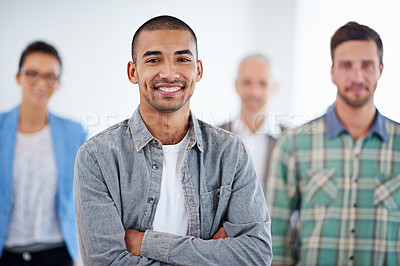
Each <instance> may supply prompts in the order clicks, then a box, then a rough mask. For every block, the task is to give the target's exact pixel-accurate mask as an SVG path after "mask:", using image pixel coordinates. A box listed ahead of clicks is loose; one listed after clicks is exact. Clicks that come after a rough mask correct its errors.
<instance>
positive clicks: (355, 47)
mask: <svg viewBox="0 0 400 266" xmlns="http://www.w3.org/2000/svg"><path fill="white" fill-rule="evenodd" d="M331 57H332V67H331V77H332V81H333V83H334V84H335V85H336V87H337V98H336V102H335V103H334V104H333V105H332V106H331V107H330V108H329V109H328V112H327V113H326V114H325V115H324V116H322V117H320V118H318V119H316V120H314V121H312V122H310V123H307V124H305V125H303V126H301V127H300V128H297V129H295V130H293V131H289V132H288V133H287V134H285V135H284V136H283V137H282V138H281V139H280V140H279V141H278V143H277V145H276V147H275V150H274V152H273V156H272V161H271V171H270V176H269V179H268V184H267V194H266V197H267V203H268V204H269V207H270V212H271V217H273V219H272V235H273V247H274V249H273V251H274V260H273V264H285V265H292V264H294V263H295V259H296V258H299V263H300V265H399V264H400V256H399V248H400V244H399V228H400V219H399V210H400V158H399V156H398V155H399V152H400V125H399V124H398V123H396V122H394V121H391V120H390V119H388V118H386V117H384V116H383V115H381V114H380V113H379V112H378V110H377V109H376V107H375V105H374V93H375V90H376V88H377V83H378V80H379V78H380V76H381V74H382V70H383V62H382V57H383V46H382V41H381V39H380V37H379V35H378V34H377V33H376V32H375V31H374V30H372V29H371V28H369V27H367V26H364V25H360V24H358V23H355V22H349V23H347V24H346V25H344V26H342V27H341V28H339V29H338V30H337V31H336V32H335V34H334V35H333V37H332V39H331ZM295 210H298V211H299V212H300V221H301V225H300V236H299V243H300V247H299V250H298V251H295V252H293V250H291V249H290V247H289V246H288V244H289V243H290V239H291V237H292V233H291V226H290V219H289V218H290V214H291V213H292V212H293V211H295Z"/></svg>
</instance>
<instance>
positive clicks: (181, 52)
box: [175, 49, 193, 56]
mask: <svg viewBox="0 0 400 266" xmlns="http://www.w3.org/2000/svg"><path fill="white" fill-rule="evenodd" d="M175 54H176V55H181V54H189V55H191V56H193V54H192V52H191V51H190V50H189V49H186V50H180V51H176V52H175Z"/></svg>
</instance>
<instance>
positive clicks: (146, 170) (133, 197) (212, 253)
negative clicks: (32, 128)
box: [75, 109, 272, 265]
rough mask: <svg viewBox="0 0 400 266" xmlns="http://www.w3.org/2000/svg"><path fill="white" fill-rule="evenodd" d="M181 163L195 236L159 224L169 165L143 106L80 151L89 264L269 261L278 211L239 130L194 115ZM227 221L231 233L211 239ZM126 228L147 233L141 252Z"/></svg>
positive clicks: (80, 202) (80, 207) (79, 185)
mask: <svg viewBox="0 0 400 266" xmlns="http://www.w3.org/2000/svg"><path fill="white" fill-rule="evenodd" d="M190 124H191V126H190V129H189V130H190V132H189V134H190V141H189V145H188V147H187V149H186V158H185V160H184V163H183V167H182V169H181V173H182V176H181V183H182V189H183V193H184V198H185V206H186V210H187V212H188V216H189V229H188V235H187V236H178V235H172V234H169V233H163V232H157V231H153V230H152V224H153V219H154V215H155V212H156V208H157V203H158V200H159V196H160V186H161V177H162V171H163V153H162V144H161V142H160V141H159V140H157V139H155V138H154V137H153V136H152V135H151V134H150V132H149V131H148V129H147V128H146V126H145V124H144V122H143V120H142V118H141V116H140V114H139V109H137V110H136V111H135V113H134V114H133V116H132V118H131V119H129V120H125V121H123V122H121V123H119V124H117V125H114V126H113V127H111V128H109V129H107V130H105V131H103V132H101V133H99V134H98V135H96V136H94V137H92V138H91V139H90V140H89V141H87V142H86V143H85V144H84V145H83V146H82V147H81V148H80V150H79V152H78V155H77V159H76V164H75V197H76V212H77V220H78V236H79V241H80V248H81V252H82V258H83V261H84V263H85V264H86V265H110V264H112V265H133V264H141V265H148V264H153V263H154V264H160V263H167V264H177V265H238V264H240V265H269V264H270V262H271V259H272V251H271V234H270V217H269V214H268V211H267V208H266V204H265V200H264V196H263V193H262V190H261V187H260V185H259V182H258V181H257V176H256V173H255V170H254V166H253V163H252V161H251V158H250V156H249V153H248V152H247V150H246V149H245V146H244V144H243V142H242V141H241V140H240V139H239V138H238V137H237V136H236V135H234V134H231V133H228V132H227V131H225V130H222V129H219V128H217V127H214V126H211V125H208V124H206V123H204V122H202V121H200V120H197V119H196V118H195V117H194V115H193V114H192V115H191V118H190ZM221 226H223V227H224V228H225V230H226V232H227V234H228V236H229V237H228V238H226V239H218V240H210V238H211V237H212V236H213V234H214V233H215V232H217V231H218V229H219V228H220V227H221ZM125 229H135V230H139V231H142V232H145V234H144V238H143V242H142V246H141V254H140V256H133V255H132V254H131V253H129V252H128V251H127V248H126V245H125V241H124V237H125Z"/></svg>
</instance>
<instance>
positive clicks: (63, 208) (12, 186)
mask: <svg viewBox="0 0 400 266" xmlns="http://www.w3.org/2000/svg"><path fill="white" fill-rule="evenodd" d="M61 67H62V63H61V58H60V56H59V54H58V52H57V50H56V49H55V48H54V47H53V46H51V45H49V44H47V43H44V42H40V41H37V42H34V43H31V44H30V45H29V46H28V47H27V48H26V49H25V50H24V51H23V53H22V55H21V58H20V62H19V69H18V73H17V74H16V80H17V83H18V84H19V85H20V86H21V88H22V101H21V103H20V105H19V106H17V107H16V108H14V109H13V110H11V111H10V112H8V113H3V114H0V265H72V261H73V259H74V258H75V257H76V256H77V255H78V252H79V251H78V242H77V233H76V221H75V205H74V198H73V178H74V161H75V155H76V152H77V151H78V149H79V147H80V146H81V145H82V143H83V142H84V141H85V139H86V132H85V131H84V129H83V128H82V126H81V125H79V124H78V123H75V122H72V121H70V120H67V119H64V118H60V117H58V116H56V115H54V114H52V113H51V112H49V111H48V102H49V99H50V98H51V96H52V95H53V93H54V92H55V91H57V89H58V88H59V86H60V76H61Z"/></svg>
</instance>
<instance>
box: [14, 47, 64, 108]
mask: <svg viewBox="0 0 400 266" xmlns="http://www.w3.org/2000/svg"><path fill="white" fill-rule="evenodd" d="M60 73H61V66H60V62H59V61H58V60H57V58H56V57H55V56H54V55H51V54H46V53H42V52H34V53H30V54H28V55H27V56H26V58H25V61H24V63H23V65H22V67H21V73H18V74H17V75H16V79H17V83H18V84H19V85H20V86H21V87H22V101H23V102H24V103H27V104H29V105H31V106H37V107H46V106H47V104H48V101H49V99H50V97H51V96H52V95H53V93H54V92H55V91H56V90H57V89H58V87H59V86H60V82H59V76H60Z"/></svg>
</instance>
